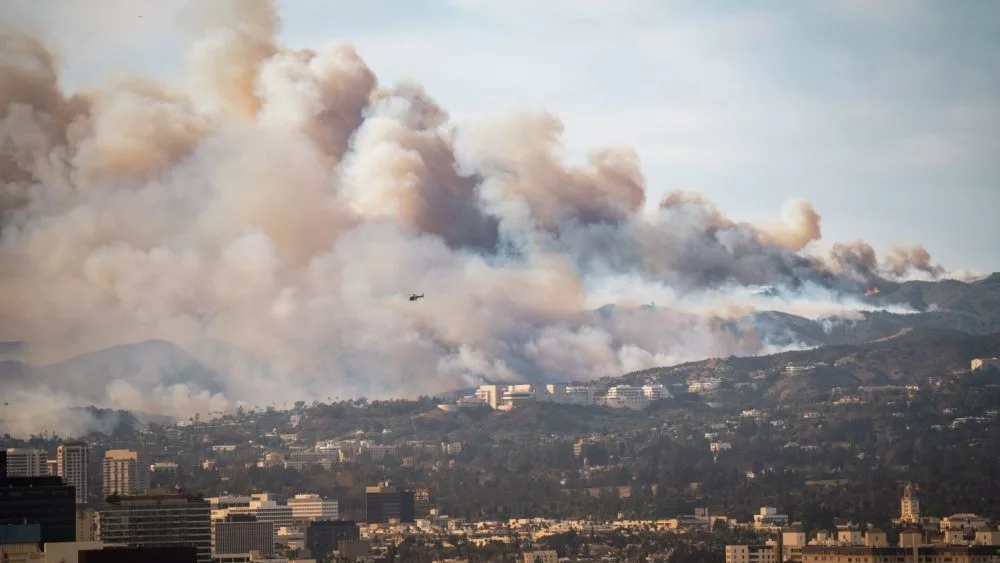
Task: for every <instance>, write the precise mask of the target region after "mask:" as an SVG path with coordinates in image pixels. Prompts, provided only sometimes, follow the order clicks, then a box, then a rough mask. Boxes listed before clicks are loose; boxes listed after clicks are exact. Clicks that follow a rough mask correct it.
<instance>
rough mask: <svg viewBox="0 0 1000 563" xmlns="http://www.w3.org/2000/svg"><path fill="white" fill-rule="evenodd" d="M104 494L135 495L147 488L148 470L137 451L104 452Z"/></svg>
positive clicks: (107, 495)
mask: <svg viewBox="0 0 1000 563" xmlns="http://www.w3.org/2000/svg"><path fill="white" fill-rule="evenodd" d="M102 482H103V483H104V496H106V497H109V496H112V495H137V494H140V493H142V492H143V491H145V490H146V489H148V488H149V471H148V467H147V465H146V464H145V463H143V461H142V459H141V458H140V456H139V453H138V452H133V451H131V450H108V451H106V452H104V472H103V481H102Z"/></svg>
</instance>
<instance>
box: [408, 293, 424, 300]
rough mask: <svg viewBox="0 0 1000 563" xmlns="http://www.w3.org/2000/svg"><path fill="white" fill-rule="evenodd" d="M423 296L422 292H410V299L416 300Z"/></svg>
mask: <svg viewBox="0 0 1000 563" xmlns="http://www.w3.org/2000/svg"><path fill="white" fill-rule="evenodd" d="M423 298H424V294H423V293H420V294H417V293H411V294H410V301H416V300H418V299H423Z"/></svg>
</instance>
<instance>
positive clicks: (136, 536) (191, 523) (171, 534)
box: [99, 491, 212, 563]
mask: <svg viewBox="0 0 1000 563" xmlns="http://www.w3.org/2000/svg"><path fill="white" fill-rule="evenodd" d="M209 510H210V509H209V504H208V501H206V500H205V499H203V498H198V497H188V496H184V495H175V494H167V493H166V492H165V491H164V492H160V491H150V492H149V493H147V494H145V495H139V496H131V497H129V496H121V497H109V498H108V499H107V500H106V501H105V504H104V505H103V506H102V507H101V509H100V510H99V521H100V530H101V541H103V542H104V543H109V544H122V545H127V546H130V547H171V546H193V547H195V548H196V549H197V550H198V562H199V563H208V562H209V561H211V559H212V522H211V519H210V516H209Z"/></svg>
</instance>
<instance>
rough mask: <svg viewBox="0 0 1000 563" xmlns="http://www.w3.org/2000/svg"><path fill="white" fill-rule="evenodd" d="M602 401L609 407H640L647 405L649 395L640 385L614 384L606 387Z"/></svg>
mask: <svg viewBox="0 0 1000 563" xmlns="http://www.w3.org/2000/svg"><path fill="white" fill-rule="evenodd" d="M602 402H603V403H604V404H605V405H607V406H609V407H616V408H622V407H625V408H630V409H642V408H645V407H646V406H648V405H649V397H647V396H646V395H645V393H644V392H643V388H642V387H632V386H631V385H615V386H614V387H611V388H609V389H608V392H607V393H606V394H605V395H604V400H603V401H602Z"/></svg>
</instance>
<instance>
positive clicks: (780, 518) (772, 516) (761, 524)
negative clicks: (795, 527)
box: [753, 506, 788, 530]
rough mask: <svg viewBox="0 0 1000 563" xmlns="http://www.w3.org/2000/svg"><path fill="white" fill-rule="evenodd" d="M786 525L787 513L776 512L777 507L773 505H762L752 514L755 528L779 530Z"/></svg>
mask: <svg viewBox="0 0 1000 563" xmlns="http://www.w3.org/2000/svg"><path fill="white" fill-rule="evenodd" d="M787 526H788V515H787V514H778V509H777V508H775V507H773V506H762V507H760V512H758V513H757V514H754V515H753V527H754V529H755V530H780V529H781V528H785V527H787Z"/></svg>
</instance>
